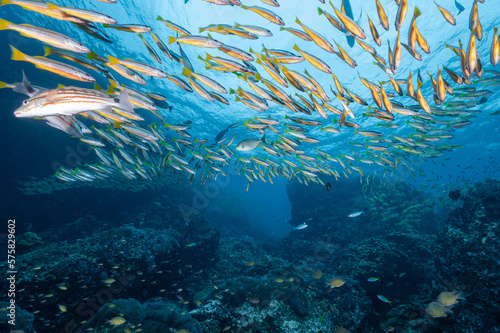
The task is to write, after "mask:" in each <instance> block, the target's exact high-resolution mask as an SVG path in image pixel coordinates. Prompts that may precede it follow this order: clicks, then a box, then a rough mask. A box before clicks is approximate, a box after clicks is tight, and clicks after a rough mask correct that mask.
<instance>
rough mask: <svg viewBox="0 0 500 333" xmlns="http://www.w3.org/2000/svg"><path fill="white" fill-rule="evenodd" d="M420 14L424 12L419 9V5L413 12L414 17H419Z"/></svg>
mask: <svg viewBox="0 0 500 333" xmlns="http://www.w3.org/2000/svg"><path fill="white" fill-rule="evenodd" d="M420 15H422V12H421V11H420V9H418V7H415V11H414V12H413V17H414V18H417V17H419V16H420Z"/></svg>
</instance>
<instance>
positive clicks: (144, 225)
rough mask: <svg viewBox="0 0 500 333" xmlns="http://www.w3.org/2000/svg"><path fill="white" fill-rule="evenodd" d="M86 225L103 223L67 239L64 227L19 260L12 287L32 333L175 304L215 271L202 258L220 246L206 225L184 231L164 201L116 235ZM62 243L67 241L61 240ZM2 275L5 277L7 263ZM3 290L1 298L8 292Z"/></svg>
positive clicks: (79, 225) (79, 226)
mask: <svg viewBox="0 0 500 333" xmlns="http://www.w3.org/2000/svg"><path fill="white" fill-rule="evenodd" d="M89 222H100V221H97V220H96V219H95V218H92V217H86V218H83V219H79V220H77V221H75V222H74V223H72V224H70V226H71V227H73V228H74V229H73V230H76V235H75V234H73V235H72V236H69V234H70V232H71V230H70V228H67V227H62V228H61V230H53V231H52V233H53V237H52V239H51V240H52V242H51V243H44V244H41V245H39V246H38V247H37V248H36V249H35V250H33V251H31V252H29V253H25V254H22V255H19V256H18V257H17V262H16V265H17V269H18V271H22V272H23V274H22V275H19V276H18V278H19V280H18V281H17V288H18V290H23V292H22V293H19V294H18V295H17V300H16V301H17V302H18V304H23V305H24V307H25V309H26V310H28V311H29V312H31V313H36V316H35V329H37V330H39V328H40V327H44V328H47V329H51V330H52V329H55V330H61V329H62V328H65V327H66V328H68V329H69V330H70V331H71V330H76V329H77V328H78V327H79V326H80V325H81V324H80V323H81V322H82V321H83V322H85V321H88V320H91V319H92V318H93V317H94V316H95V315H96V313H97V312H98V311H99V309H101V308H102V307H104V306H106V304H107V303H109V302H111V301H113V300H114V299H117V298H135V299H137V300H138V301H147V300H149V299H150V298H153V297H157V296H158V295H161V294H162V293H164V294H165V295H167V296H168V295H170V296H171V297H175V296H174V295H176V293H177V292H176V290H177V289H178V288H180V287H181V288H182V286H183V285H190V284H196V283H200V282H201V281H203V276H202V275H201V274H194V272H196V271H199V270H202V271H203V269H207V268H209V267H210V266H211V265H212V261H211V260H207V258H215V257H216V250H217V247H218V244H219V236H218V235H219V234H218V231H217V230H216V229H214V228H213V227H212V226H210V225H209V224H208V223H207V222H206V221H205V220H203V219H201V218H199V217H193V218H192V219H191V221H190V224H189V225H186V224H185V223H184V220H183V219H182V217H181V216H180V213H179V210H178V209H177V207H176V206H174V205H171V204H169V203H168V200H166V199H162V198H159V201H157V202H153V203H151V204H150V205H148V206H147V207H146V208H144V209H143V210H141V213H140V214H130V215H129V216H128V219H124V221H123V222H132V223H131V224H123V225H120V226H116V225H117V224H118V222H117V221H115V222H114V226H113V228H111V227H109V226H108V227H106V228H107V229H108V230H104V231H101V230H99V228H95V225H89ZM108 224H111V223H108ZM78 231H82V232H81V233H80V234H78ZM50 233H51V231H50V230H49V231H47V232H46V234H50ZM66 236H68V239H69V240H63V239H64V238H65V237H66ZM49 238H50V237H49ZM56 239H57V242H56V241H55V240H56ZM189 243H196V246H192V247H188V246H187V245H188V244H189ZM1 268H2V269H3V270H4V271H6V270H7V269H6V267H5V263H3V264H2V266H1ZM177 284H178V286H177ZM0 289H1V292H2V293H3V294H4V295H5V294H6V286H5V285H4V284H2V285H1V287H0ZM160 291H162V293H160ZM60 305H62V306H64V309H65V311H62V310H60Z"/></svg>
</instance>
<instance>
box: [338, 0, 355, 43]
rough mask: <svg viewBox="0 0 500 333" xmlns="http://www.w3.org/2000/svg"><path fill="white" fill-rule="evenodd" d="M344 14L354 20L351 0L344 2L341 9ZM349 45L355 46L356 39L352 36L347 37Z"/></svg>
mask: <svg viewBox="0 0 500 333" xmlns="http://www.w3.org/2000/svg"><path fill="white" fill-rule="evenodd" d="M341 10H342V13H344V14H346V15H347V16H348V17H349V18H350V19H351V20H354V17H353V16H352V8H351V3H350V2H349V0H345V1H344V0H342V7H341ZM346 38H347V44H349V46H350V47H353V46H354V37H352V36H351V35H347V36H346Z"/></svg>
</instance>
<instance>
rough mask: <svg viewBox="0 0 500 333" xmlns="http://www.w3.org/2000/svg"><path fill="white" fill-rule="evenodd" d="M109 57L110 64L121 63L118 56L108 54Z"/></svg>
mask: <svg viewBox="0 0 500 333" xmlns="http://www.w3.org/2000/svg"><path fill="white" fill-rule="evenodd" d="M108 59H109V64H110V65H118V64H119V63H120V60H119V59H118V58H115V57H113V56H110V55H109V56H108Z"/></svg>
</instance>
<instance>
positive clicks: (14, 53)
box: [9, 45, 26, 61]
mask: <svg viewBox="0 0 500 333" xmlns="http://www.w3.org/2000/svg"><path fill="white" fill-rule="evenodd" d="M9 46H10V49H11V50H12V56H11V57H10V58H11V59H12V60H19V61H24V60H26V54H24V53H22V52H21V51H19V50H18V49H16V48H15V47H14V46H12V45H9Z"/></svg>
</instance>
